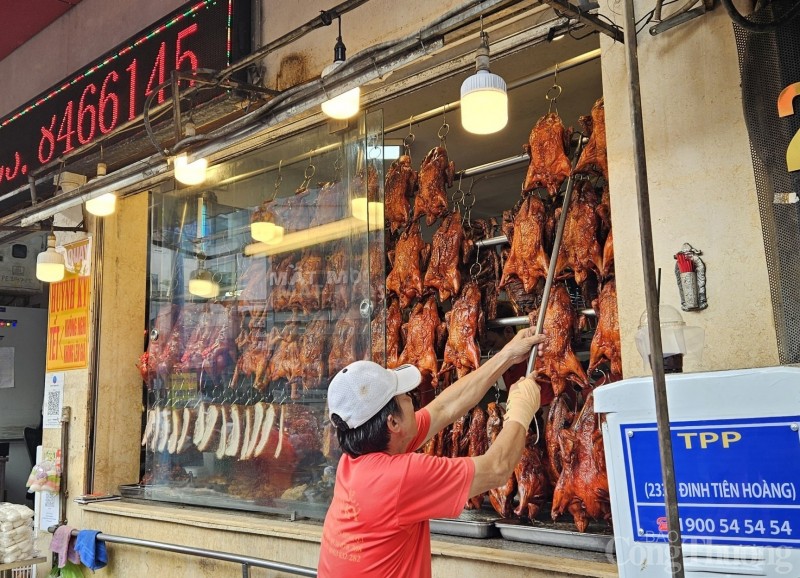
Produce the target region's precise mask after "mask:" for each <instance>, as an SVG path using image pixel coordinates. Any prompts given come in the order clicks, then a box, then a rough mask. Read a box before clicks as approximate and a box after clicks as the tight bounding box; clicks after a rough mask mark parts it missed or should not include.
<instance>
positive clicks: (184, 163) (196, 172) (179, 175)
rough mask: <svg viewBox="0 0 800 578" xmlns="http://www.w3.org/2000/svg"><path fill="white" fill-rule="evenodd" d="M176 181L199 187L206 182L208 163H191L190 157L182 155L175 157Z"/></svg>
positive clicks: (205, 161)
mask: <svg viewBox="0 0 800 578" xmlns="http://www.w3.org/2000/svg"><path fill="white" fill-rule="evenodd" d="M173 162H174V163H175V179H177V181H178V182H180V183H183V184H184V185H199V184H202V183H203V181H205V180H206V169H207V168H208V161H207V160H206V159H197V160H194V161H192V162H189V156H188V155H187V154H186V153H181V154H179V155H178V156H176V157H175V160H174V161H173Z"/></svg>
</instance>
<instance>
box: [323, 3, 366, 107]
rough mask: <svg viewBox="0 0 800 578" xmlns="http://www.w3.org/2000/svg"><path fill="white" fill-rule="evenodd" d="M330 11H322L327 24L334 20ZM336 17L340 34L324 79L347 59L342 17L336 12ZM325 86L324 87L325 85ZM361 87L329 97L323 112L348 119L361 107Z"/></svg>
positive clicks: (324, 72)
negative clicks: (343, 39) (343, 40)
mask: <svg viewBox="0 0 800 578" xmlns="http://www.w3.org/2000/svg"><path fill="white" fill-rule="evenodd" d="M332 16H333V15H332V14H331V13H330V12H323V13H322V22H323V23H324V24H325V25H326V26H327V25H329V24H330V23H331V22H333V20H332ZM335 16H336V19H337V20H338V21H339V36H337V38H336V44H335V45H334V47H333V64H329V65H328V66H326V67H325V68H324V69H323V70H322V75H321V78H322V79H323V80H324V79H325V77H326V76H328V75H330V74H332V73H333V72H334V71H335V70H336V69H337V68H339V67H340V66H341V65H342V64H344V61H345V60H346V56H345V54H346V52H347V48H346V47H345V45H344V42H342V17H341V16H340V15H338V14H335ZM323 88H324V87H323ZM360 100H361V88H360V87H358V86H356V87H355V88H351V89H350V90H348V91H347V92H344V93H342V94H340V95H338V96H334V97H333V98H329V99H328V100H326V101H325V102H323V103H322V112H324V113H325V114H326V115H328V116H329V117H331V118H336V119H347V118H350V117H352V116H354V115H355V114H356V113H357V112H358V109H359V107H360Z"/></svg>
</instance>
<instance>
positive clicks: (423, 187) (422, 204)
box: [413, 147, 455, 226]
mask: <svg viewBox="0 0 800 578" xmlns="http://www.w3.org/2000/svg"><path fill="white" fill-rule="evenodd" d="M454 175H455V165H454V164H453V161H451V160H449V159H448V158H447V149H445V148H444V147H434V148H433V149H431V150H430V152H428V154H427V155H426V156H425V159H424V160H423V161H422V166H421V167H420V169H419V193H417V198H416V200H415V202H414V218H413V220H414V221H417V220H418V219H419V218H420V217H422V216H423V215H424V216H425V223H427V224H428V225H429V226H430V225H432V224H433V223H434V222H435V221H436V219H438V218H439V217H441V216H442V215H443V214H445V213H446V212H447V187H451V186H452V185H453V177H454Z"/></svg>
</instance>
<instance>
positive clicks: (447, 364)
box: [441, 282, 484, 378]
mask: <svg viewBox="0 0 800 578" xmlns="http://www.w3.org/2000/svg"><path fill="white" fill-rule="evenodd" d="M483 315H484V314H483V308H482V306H481V290H480V289H479V288H478V285H477V284H476V283H474V282H470V283H467V284H466V285H465V286H464V291H463V293H462V294H461V297H459V298H458V299H457V300H456V302H455V304H453V308H452V309H451V310H450V311H448V312H447V313H446V314H445V322H446V323H447V343H446V344H445V346H444V361H443V363H442V370H441V371H442V373H444V372H445V371H450V370H451V369H455V370H456V376H457V377H458V378H462V377H464V376H465V375H467V374H468V373H469V372H471V371H473V370H475V369H478V367H479V366H480V363H481V350H480V346H479V345H478V334H479V333H483V326H484V319H483Z"/></svg>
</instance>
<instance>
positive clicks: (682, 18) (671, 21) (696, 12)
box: [649, 2, 707, 36]
mask: <svg viewBox="0 0 800 578" xmlns="http://www.w3.org/2000/svg"><path fill="white" fill-rule="evenodd" d="M706 12H707V9H706V5H705V2H704V3H703V5H702V6H699V7H698V8H692V9H691V10H687V11H686V12H683V13H682V14H678V15H677V16H673V17H671V18H667V19H666V20H662V21H661V22H659V23H658V24H656V25H655V26H651V27H650V30H649V32H650V35H651V36H655V35H656V34H660V33H662V32H666V31H667V30H669V29H670V28H675V27H676V26H679V25H681V24H683V23H684V22H688V21H689V20H694V19H695V18H697V17H698V16H702V15H703V14H705V13H706Z"/></svg>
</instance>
